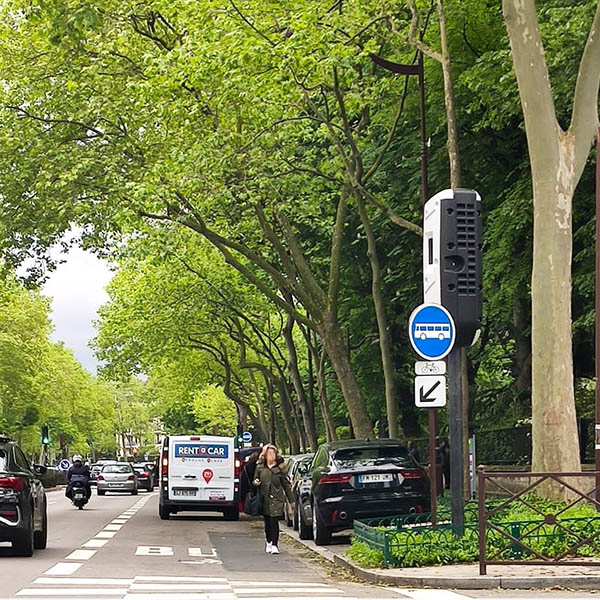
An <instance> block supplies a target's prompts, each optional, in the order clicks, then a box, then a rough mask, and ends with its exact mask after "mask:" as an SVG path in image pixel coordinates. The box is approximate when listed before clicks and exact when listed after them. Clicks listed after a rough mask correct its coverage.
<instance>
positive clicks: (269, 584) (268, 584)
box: [229, 581, 329, 589]
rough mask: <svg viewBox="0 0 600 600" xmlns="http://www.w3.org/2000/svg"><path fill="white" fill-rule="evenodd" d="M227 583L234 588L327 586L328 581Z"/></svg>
mask: <svg viewBox="0 0 600 600" xmlns="http://www.w3.org/2000/svg"><path fill="white" fill-rule="evenodd" d="M229 583H230V584H231V585H232V586H233V587H235V588H243V587H244V586H262V587H278V586H285V587H294V586H300V587H309V588H315V589H317V588H323V587H329V584H328V583H313V582H303V581H300V582H291V581H290V582H287V581H229Z"/></svg>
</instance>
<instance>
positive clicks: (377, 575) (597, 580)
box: [281, 527, 600, 590]
mask: <svg viewBox="0 0 600 600" xmlns="http://www.w3.org/2000/svg"><path fill="white" fill-rule="evenodd" d="M281 533H283V534H285V535H287V536H288V537H289V538H291V539H293V540H295V541H296V542H299V543H300V544H302V545H303V546H304V547H305V548H307V549H308V550H310V551H312V552H314V553H315V554H318V555H319V556H321V557H322V558H324V559H325V560H328V561H329V562H331V563H333V564H334V565H336V566H338V567H342V568H344V569H346V570H347V571H350V573H352V574H353V575H354V576H355V577H358V578H359V579H363V580H364V581H368V582H369V583H379V584H386V585H395V586H398V587H410V588H443V589H455V590H493V589H505V590H519V589H521V590H527V589H536V590H537V589H547V588H553V587H560V588H569V589H573V590H589V589H596V590H597V589H598V588H600V575H570V576H569V575H546V576H540V577H519V576H513V577H510V576H503V575H478V576H475V577H473V576H454V577H452V576H445V577H442V576H433V577H432V576H414V575H393V574H388V573H384V572H382V571H381V570H375V569H363V568H362V567H359V566H357V565H355V564H353V563H352V562H351V561H350V560H348V559H347V558H344V557H343V556H341V555H339V554H336V553H335V552H333V551H331V550H330V549H328V548H325V547H323V546H317V545H316V544H315V543H314V542H313V541H312V540H301V539H300V537H299V536H298V534H297V533H296V532H295V531H293V530H290V529H289V528H287V527H286V528H282V529H281Z"/></svg>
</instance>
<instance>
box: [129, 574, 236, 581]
mask: <svg viewBox="0 0 600 600" xmlns="http://www.w3.org/2000/svg"><path fill="white" fill-rule="evenodd" d="M135 581H175V582H177V581H191V582H198V583H217V582H224V583H227V577H177V576H160V575H156V576H155V575H136V576H135Z"/></svg>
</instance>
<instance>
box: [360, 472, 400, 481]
mask: <svg viewBox="0 0 600 600" xmlns="http://www.w3.org/2000/svg"><path fill="white" fill-rule="evenodd" d="M392 479H393V475H392V474H391V473H371V474H369V475H359V476H358V483H386V482H388V481H392Z"/></svg>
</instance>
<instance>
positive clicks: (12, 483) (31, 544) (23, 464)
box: [0, 435, 48, 556]
mask: <svg viewBox="0 0 600 600" xmlns="http://www.w3.org/2000/svg"><path fill="white" fill-rule="evenodd" d="M45 471H46V469H45V467H41V466H37V465H36V466H31V465H30V464H29V461H28V460H27V458H26V457H25V454H23V451H22V450H21V449H20V448H19V446H17V444H16V443H15V442H13V441H12V440H11V439H10V438H8V437H6V436H2V435H0V541H2V542H12V548H13V553H14V554H15V555H17V556H31V555H32V554H33V549H34V548H36V549H39V550H42V549H43V548H45V547H46V539H47V535H48V526H47V521H48V519H47V512H46V493H45V492H44V488H43V486H42V483H41V481H40V479H39V477H40V475H43V474H44V472H45Z"/></svg>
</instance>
